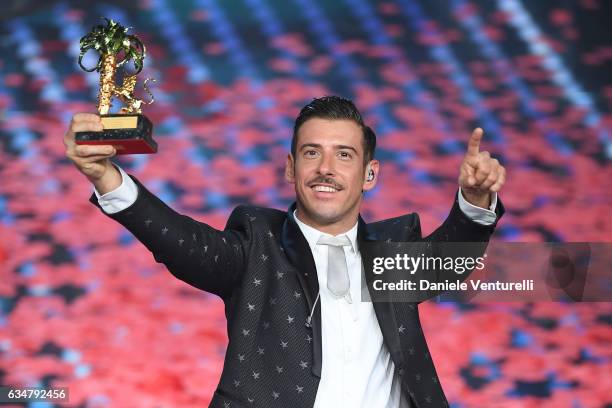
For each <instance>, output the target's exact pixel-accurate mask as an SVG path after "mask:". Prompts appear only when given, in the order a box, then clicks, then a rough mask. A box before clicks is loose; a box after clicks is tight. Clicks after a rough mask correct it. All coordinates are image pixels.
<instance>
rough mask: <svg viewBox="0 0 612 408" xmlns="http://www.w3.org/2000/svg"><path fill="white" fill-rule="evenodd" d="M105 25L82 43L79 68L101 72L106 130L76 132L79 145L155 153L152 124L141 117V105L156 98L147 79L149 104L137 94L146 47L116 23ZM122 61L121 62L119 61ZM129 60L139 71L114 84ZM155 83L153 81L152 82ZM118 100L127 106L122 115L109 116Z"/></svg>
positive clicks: (101, 105)
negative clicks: (88, 63) (87, 59)
mask: <svg viewBox="0 0 612 408" xmlns="http://www.w3.org/2000/svg"><path fill="white" fill-rule="evenodd" d="M105 20H106V23H107V24H106V26H103V25H97V26H95V27H94V28H93V30H92V31H91V32H90V33H88V34H87V35H85V36H83V37H82V38H81V41H80V48H81V50H80V55H79V66H80V67H81V68H82V69H84V70H85V71H87V72H92V71H96V72H99V73H100V92H99V94H98V113H99V114H100V119H101V121H102V126H103V127H104V130H102V131H99V132H94V131H85V132H76V136H75V142H76V143H77V144H90V145H92V144H93V145H113V146H114V147H115V149H116V150H117V154H131V153H155V152H157V143H156V142H155V141H154V140H153V138H152V136H151V133H152V130H153V125H152V124H151V121H150V120H149V119H148V118H147V117H146V116H144V115H143V114H142V105H150V104H151V103H153V101H154V98H153V95H152V94H151V92H150V91H149V89H148V88H147V82H148V81H149V80H150V79H151V78H147V79H146V80H145V81H144V83H143V87H144V89H145V91H147V93H148V94H149V96H150V97H151V100H150V101H148V102H145V101H143V100H142V99H138V98H136V97H135V95H134V89H135V87H136V75H137V74H139V73H140V71H141V70H142V67H143V62H144V58H145V46H144V45H143V44H142V42H141V41H140V40H139V39H138V38H137V37H136V36H134V35H128V34H127V31H128V30H129V28H125V27H123V26H121V25H120V24H118V23H116V22H115V21H113V20H109V19H105ZM89 50H94V51H97V52H98V53H99V58H98V62H97V64H96V65H95V66H94V67H92V68H90V69H88V68H86V67H84V66H83V64H82V61H83V57H84V55H85V54H86V53H87V52H88V51H89ZM119 58H121V59H120V60H119V61H118V59H119ZM129 61H134V66H135V68H136V72H135V73H133V74H128V73H127V72H126V73H125V76H124V77H123V83H122V84H121V86H118V85H117V84H116V82H115V76H116V73H117V68H119V67H121V66H122V65H124V64H125V63H127V62H129ZM153 81H154V80H153ZM113 98H118V99H119V100H121V101H122V102H123V103H124V104H125V106H124V107H122V108H121V110H120V111H119V113H114V114H113V113H109V112H110V108H111V106H112V99H113Z"/></svg>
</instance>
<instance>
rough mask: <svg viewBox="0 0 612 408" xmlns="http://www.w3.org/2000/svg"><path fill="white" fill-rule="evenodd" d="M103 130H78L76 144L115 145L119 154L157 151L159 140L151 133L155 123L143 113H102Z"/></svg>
mask: <svg viewBox="0 0 612 408" xmlns="http://www.w3.org/2000/svg"><path fill="white" fill-rule="evenodd" d="M100 119H101V120H102V126H104V130H103V131H101V132H89V131H88V132H76V133H75V138H74V141H75V143H76V144H86V145H113V146H114V147H115V149H116V150H117V154H118V155H119V154H142V153H144V154H150V153H157V142H155V140H153V137H152V136H151V133H152V131H153V125H152V124H151V121H150V120H149V119H148V118H147V117H146V116H144V115H142V114H135V115H122V114H110V115H101V116H100Z"/></svg>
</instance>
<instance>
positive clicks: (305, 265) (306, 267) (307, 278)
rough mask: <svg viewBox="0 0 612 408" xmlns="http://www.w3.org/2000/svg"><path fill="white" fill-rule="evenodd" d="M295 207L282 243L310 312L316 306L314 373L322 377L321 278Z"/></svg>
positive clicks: (291, 208)
mask: <svg viewBox="0 0 612 408" xmlns="http://www.w3.org/2000/svg"><path fill="white" fill-rule="evenodd" d="M295 208H296V204H295V203H293V204H292V205H291V207H289V210H288V211H287V218H286V220H285V222H284V224H283V231H282V235H281V245H282V246H283V249H284V252H285V255H287V258H288V259H289V262H291V264H292V265H293V266H294V267H295V270H296V275H297V278H298V281H299V282H300V286H301V287H302V291H303V292H304V295H305V297H306V303H307V304H308V311H309V313H310V312H312V309H313V306H316V308H315V310H314V312H313V313H312V319H311V321H310V327H311V328H312V348H313V350H312V351H313V362H312V373H313V374H314V375H315V376H317V377H319V378H321V360H322V348H321V341H322V339H321V306H320V305H321V302H320V301H317V304H316V305H314V302H315V300H316V298H317V295H318V293H319V280H318V278H317V268H316V266H315V262H314V258H313V257H312V252H311V251H310V247H309V246H308V242H307V241H306V238H305V237H304V235H303V234H302V231H301V230H300V227H299V226H298V225H297V223H296V221H295V217H294V216H293V211H294V210H295Z"/></svg>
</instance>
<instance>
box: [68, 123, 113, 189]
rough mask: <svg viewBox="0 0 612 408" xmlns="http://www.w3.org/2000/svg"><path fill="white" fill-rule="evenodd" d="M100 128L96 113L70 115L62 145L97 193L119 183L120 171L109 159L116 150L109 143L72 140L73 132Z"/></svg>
mask: <svg viewBox="0 0 612 408" xmlns="http://www.w3.org/2000/svg"><path fill="white" fill-rule="evenodd" d="M102 130H103V127H102V122H101V121H100V117H99V116H98V115H96V114H93V113H77V114H75V115H74V116H73V117H72V121H71V122H70V127H69V128H68V131H67V132H66V134H65V135H64V145H65V146H66V157H68V158H69V159H70V160H72V162H73V163H74V164H75V166H76V167H77V169H79V171H80V172H81V173H83V174H84V175H85V176H86V177H87V179H89V181H91V182H92V183H93V184H94V186H95V188H96V190H97V191H98V193H100V194H105V193H108V192H109V191H113V190H114V189H116V188H117V187H119V186H120V185H121V181H122V179H121V173H119V171H118V170H117V169H116V168H115V166H113V164H112V163H111V161H110V158H111V157H113V156H114V155H115V154H116V153H117V151H116V150H115V148H114V147H113V146H111V145H78V144H76V143H75V142H74V133H75V132H83V131H94V132H96V131H97V132H99V131H102Z"/></svg>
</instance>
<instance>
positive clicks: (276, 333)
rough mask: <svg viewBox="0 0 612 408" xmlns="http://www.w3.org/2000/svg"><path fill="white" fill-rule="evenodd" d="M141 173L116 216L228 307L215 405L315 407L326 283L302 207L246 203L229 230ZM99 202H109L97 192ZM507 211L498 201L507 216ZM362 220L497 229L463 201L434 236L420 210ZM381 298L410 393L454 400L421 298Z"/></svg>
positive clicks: (429, 401) (406, 237)
mask: <svg viewBox="0 0 612 408" xmlns="http://www.w3.org/2000/svg"><path fill="white" fill-rule="evenodd" d="M130 177H132V176H130ZM132 179H133V180H134V181H135V182H136V184H137V186H138V197H137V199H136V201H135V202H134V203H133V204H132V205H131V206H130V207H128V208H126V209H124V210H122V211H120V212H118V213H115V214H110V215H108V216H109V217H110V218H112V219H114V220H116V221H118V222H119V223H121V224H122V225H123V226H124V227H125V228H127V229H128V230H129V231H130V232H131V233H132V234H134V236H135V237H136V238H137V239H138V240H140V241H141V242H142V243H143V244H144V245H145V246H146V247H147V248H148V249H149V250H150V251H151V252H152V254H153V256H154V258H155V260H156V261H157V262H161V263H164V264H165V265H166V267H167V268H168V270H169V271H170V272H171V273H172V274H173V275H174V276H176V277H177V278H179V279H181V280H183V281H185V282H187V283H188V284H190V285H192V286H194V287H196V288H199V289H202V290H205V291H207V292H211V293H214V294H216V295H218V296H220V297H221V299H223V302H224V304H225V316H226V318H227V330H228V337H229V344H228V347H227V353H226V355H225V363H224V367H223V372H222V374H221V379H220V381H219V386H218V387H217V390H216V391H215V393H214V395H213V398H212V401H211V404H210V407H215V408H216V407H221V408H224V407H231V408H241V407H265V408H268V407H282V408H287V407H291V408H299V407H312V406H313V404H314V401H315V397H316V393H317V388H318V385H319V380H320V378H321V363H322V362H321V307H320V304H321V303H320V302H318V303H317V305H316V308H315V310H314V314H313V317H312V324H310V325H307V324H305V322H306V319H307V317H308V316H309V314H310V311H311V309H312V307H313V303H314V302H315V298H316V296H317V293H318V290H319V285H318V280H317V271H316V268H315V263H314V259H313V256H312V253H311V251H310V248H309V246H308V243H307V241H306V239H305V238H304V236H303V235H302V233H301V231H300V229H299V227H298V225H297V224H296V222H295V219H294V217H293V210H294V209H295V204H293V205H292V206H291V207H290V208H289V210H288V211H287V212H285V211H279V210H275V209H270V208H262V207H252V206H239V207H237V208H236V209H234V211H233V212H232V213H231V215H230V217H229V220H228V222H227V225H226V227H225V230H224V231H219V230H216V229H214V228H212V227H210V226H209V225H207V224H205V223H201V222H198V221H195V220H193V219H192V218H190V217H187V216H184V215H181V214H178V213H177V212H175V211H174V210H172V209H171V208H170V207H168V206H167V205H166V204H164V203H163V202H162V201H161V200H160V199H159V198H157V197H156V196H154V195H153V194H152V193H151V192H149V191H148V190H147V189H146V188H145V187H144V186H143V185H142V184H141V183H140V182H139V181H138V180H137V179H135V178H134V177H132ZM455 197H456V196H455ZM90 201H91V202H92V203H93V204H94V205H96V206H98V207H99V205H98V201H97V199H96V197H95V195H92V196H91V198H90ZM503 211H504V210H503V206H502V204H501V201H498V204H497V215H498V219H499V217H500V216H501V215H502V213H503ZM105 214H106V213H105ZM358 223H359V225H358V233H357V237H358V238H357V239H358V242H364V241H372V240H374V241H376V240H390V241H397V242H401V241H421V240H423V239H426V240H432V241H438V240H441V241H483V242H484V241H488V239H489V237H490V235H491V233H492V232H493V230H494V227H495V225H491V226H483V225H480V224H477V223H475V222H473V221H471V220H470V219H469V218H467V217H466V216H465V215H464V214H463V212H462V211H461V210H460V208H459V204H458V202H457V198H455V203H454V205H453V207H452V210H451V212H450V214H449V216H448V218H447V219H446V221H444V223H443V224H442V225H441V226H440V227H439V228H438V229H437V230H436V231H435V232H433V233H432V234H431V235H430V236H428V237H426V238H422V237H421V227H420V223H419V217H418V215H417V214H415V213H412V214H407V215H404V216H401V217H397V218H392V219H388V220H384V221H379V222H375V223H371V224H366V223H365V222H364V221H363V219H362V218H361V217H359V221H358ZM360 248H364V246H362V245H360ZM364 249H365V248H364ZM361 250H362V258H365V257H364V255H366V254H364V253H363V249H361ZM373 305H374V309H375V314H376V317H377V319H378V323H379V325H380V328H381V330H382V334H383V338H384V343H385V345H386V346H387V348H388V350H389V352H390V356H391V358H392V359H393V362H394V364H395V368H396V373H397V375H399V376H400V378H401V389H402V392H403V393H404V395H405V396H406V397H407V399H408V400H410V401H411V403H412V405H414V406H416V407H418V408H422V407H445V406H448V403H447V400H446V397H445V395H444V392H443V390H442V387H441V386H440V382H439V380H438V376H437V374H436V370H435V368H434V364H433V362H432V359H431V356H430V354H429V350H428V348H427V344H426V342H425V337H424V336H423V331H422V330H421V324H420V321H419V313H418V307H417V306H418V305H417V304H415V303H380V302H375V303H373ZM194 347H196V346H194Z"/></svg>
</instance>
